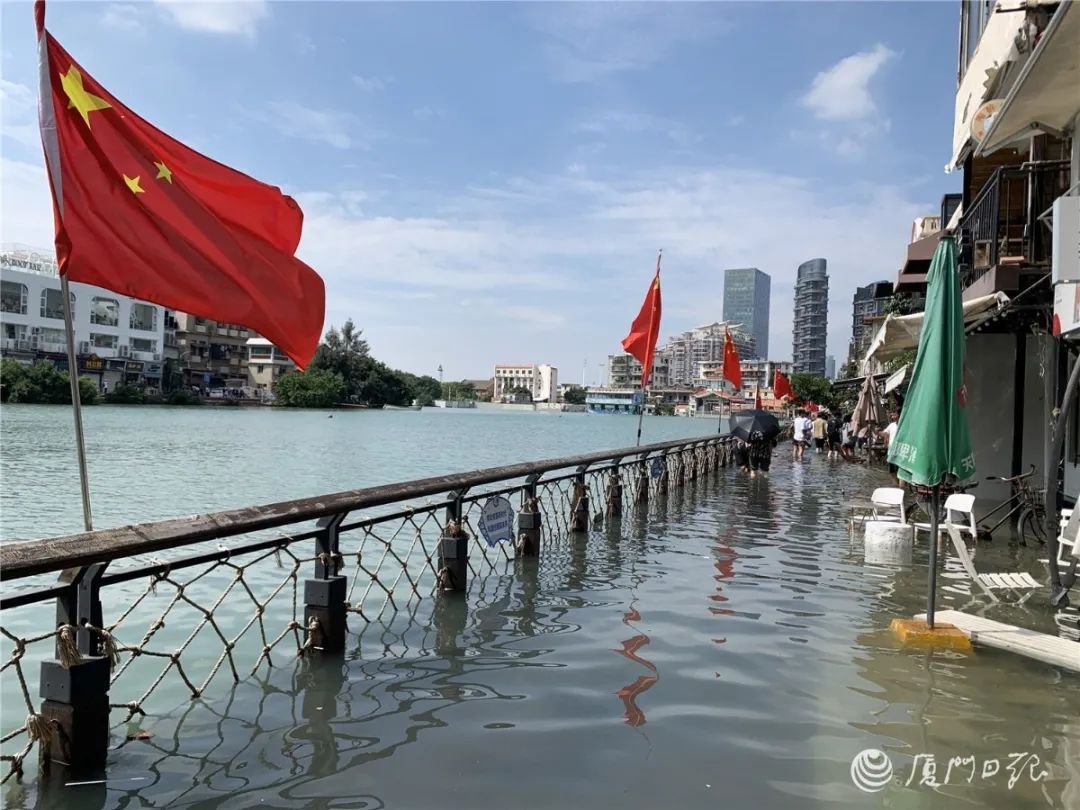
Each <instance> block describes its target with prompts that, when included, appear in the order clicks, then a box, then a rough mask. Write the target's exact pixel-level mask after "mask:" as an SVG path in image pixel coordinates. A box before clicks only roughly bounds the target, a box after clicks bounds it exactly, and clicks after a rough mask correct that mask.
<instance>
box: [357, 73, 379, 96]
mask: <svg viewBox="0 0 1080 810" xmlns="http://www.w3.org/2000/svg"><path fill="white" fill-rule="evenodd" d="M352 82H353V84H355V85H356V86H357V87H358V88H359V89H361V90H363V91H364V92H365V93H374V92H376V91H378V90H385V89H386V82H385V81H383V80H382V79H380V78H379V77H378V76H359V75H357V76H353V77H352Z"/></svg>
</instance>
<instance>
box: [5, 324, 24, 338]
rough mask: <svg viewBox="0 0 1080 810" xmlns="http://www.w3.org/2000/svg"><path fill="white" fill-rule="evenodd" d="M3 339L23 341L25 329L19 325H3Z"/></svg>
mask: <svg viewBox="0 0 1080 810" xmlns="http://www.w3.org/2000/svg"><path fill="white" fill-rule="evenodd" d="M4 337H5V338H7V339H8V340H25V339H26V327H25V326H23V325H22V324H21V323H5V324H4Z"/></svg>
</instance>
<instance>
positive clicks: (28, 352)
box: [0, 245, 166, 388]
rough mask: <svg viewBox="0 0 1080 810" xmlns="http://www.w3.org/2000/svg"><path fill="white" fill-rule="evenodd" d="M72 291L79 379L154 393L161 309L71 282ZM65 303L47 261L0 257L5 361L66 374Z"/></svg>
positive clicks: (22, 251)
mask: <svg viewBox="0 0 1080 810" xmlns="http://www.w3.org/2000/svg"><path fill="white" fill-rule="evenodd" d="M70 287H71V301H72V305H73V306H72V326H73V328H74V333H75V354H76V360H77V363H78V373H79V375H80V376H83V377H89V378H91V379H92V380H94V381H95V382H97V383H98V385H99V386H102V387H104V386H105V385H106V384H107V385H108V386H109V388H115V387H116V386H117V385H119V384H120V383H126V384H132V385H141V386H145V387H147V388H160V387H161V384H162V374H163V359H162V351H163V345H164V342H165V322H166V319H165V310H164V308H163V307H160V306H158V305H157V304H150V303H146V302H145V301H139V300H137V299H135V298H130V297H128V296H126V295H120V294H119V293H115V292H111V291H110V290H105V289H102V288H101V287H94V286H92V285H89V284H82V283H79V282H76V281H73V282H71V285H70ZM63 301H64V299H63V296H62V295H61V292H60V274H59V271H58V268H57V266H56V261H55V260H54V259H53V258H52V256H50V255H49V254H47V253H45V252H44V251H37V250H34V249H33V248H29V247H26V246H22V245H6V246H4V248H3V249H2V250H0V324H2V335H3V340H2V343H0V351H2V353H3V355H4V356H5V357H11V358H14V359H16V360H18V361H20V362H23V363H33V362H37V361H42V360H44V361H48V362H50V363H52V364H53V365H55V366H56V367H57V368H61V369H67V367H68V356H67V345H66V342H65V334H64V307H63Z"/></svg>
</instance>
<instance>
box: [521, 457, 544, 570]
mask: <svg viewBox="0 0 1080 810" xmlns="http://www.w3.org/2000/svg"><path fill="white" fill-rule="evenodd" d="M539 480H540V476H539V475H537V474H535V473H534V474H533V475H530V476H529V477H528V478H526V479H525V486H524V488H523V489H522V490H521V511H519V512H518V554H520V555H521V556H522V557H535V556H537V555H538V554H539V553H540V531H541V527H542V525H543V516H542V515H541V514H540V500H539V498H537V497H536V482H537V481H539Z"/></svg>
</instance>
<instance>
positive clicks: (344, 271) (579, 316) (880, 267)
mask: <svg viewBox="0 0 1080 810" xmlns="http://www.w3.org/2000/svg"><path fill="white" fill-rule="evenodd" d="M597 172H598V170H597V169H596V168H594V167H585V166H580V165H579V166H574V167H571V168H568V169H567V170H565V171H562V172H559V173H557V174H553V175H548V176H534V177H502V178H493V179H492V180H491V182H490V185H489V186H488V187H486V188H472V189H461V190H459V191H457V192H455V193H447V194H442V195H439V194H429V195H428V196H427V197H426V204H425V206H424V208H423V209H422V210H421V211H420V212H419V213H417V214H415V215H412V216H403V215H399V214H395V213H393V209H392V208H390V204H391V203H390V202H388V200H389V199H390V197H389V195H387V194H385V193H382V192H381V190H380V189H379V188H378V187H373V188H356V189H353V190H349V191H346V192H330V191H326V190H311V191H308V192H306V193H304V192H301V193H294V196H295V197H296V199H297V201H298V202H299V203H300V205H301V207H302V208H303V209H304V214H305V217H304V236H303V240H302V242H301V246H300V251H299V254H300V256H301V257H302V258H303V259H304V260H305V261H307V262H308V263H309V264H311V265H312V266H313V267H314V268H315V269H316V270H318V272H319V273H320V274H322V276H323V277H324V278H325V279H326V283H327V321H328V322H330V323H341V322H342V321H344V319H345V318H347V317H350V316H351V317H355V318H356V319H357V320H358V322H359V323H360V325H361V326H362V327H363V328H364V329H365V334H367V335H369V336H370V337H371V339H372V342H373V347H374V350H375V351H376V353H377V354H378V356H379V357H380V359H384V360H386V361H387V362H390V363H392V364H394V365H396V366H398V367H402V368H408V369H410V370H414V371H418V372H421V371H424V370H425V369H427V370H431V369H434V368H435V367H436V366H437V365H439V363H442V364H443V365H444V366H446V369H447V375H448V377H453V378H461V377H473V376H480V375H482V374H484V373H486V370H487V369H488V368H489V367H490V364H491V363H493V362H502V361H507V362H510V361H515V358H518V357H522V358H527V359H528V358H535V359H536V361H537V362H552V363H555V364H556V365H559V366H560V367H561V368H562V369H563V370H564V373H569V370H570V369H575V368H576V369H580V368H581V363H582V358H583V357H585V356H588V357H589V358H590V359H591V362H592V363H593V364H595V362H598V361H599V360H600V359H602V356H603V355H605V354H607V353H609V352H613V351H615V350H616V349H617V348H618V341H619V340H620V339H621V338H622V336H623V335H624V334H625V330H626V327H627V325H628V323H629V321H630V319H631V318H632V317H633V315H634V313H635V312H636V311H637V308H638V307H639V306H640V304H641V295H642V293H643V292H644V289H645V285H646V284H647V282H648V278H649V277H650V273H651V272H652V268H653V265H654V262H655V256H656V249H657V248H660V247H663V248H664V257H665V258H664V275H665V282H664V323H663V327H662V336H663V337H667V336H668V335H671V334H674V333H676V332H678V331H681V330H684V329H687V328H689V327H691V326H695V325H697V324H700V323H705V322H708V321H712V320H716V319H718V318H719V317H720V312H721V288H722V274H721V271H722V270H723V268H725V267H731V266H745V265H752V266H757V267H760V268H761V269H762V270H764V271H765V272H767V273H769V274H770V275H771V276H772V305H771V307H772V326H771V330H770V331H771V334H770V343H771V346H772V352H771V354H772V355H773V356H774V357H776V358H778V359H779V358H783V357H786V356H790V351H791V331H790V329H791V317H790V316H791V311H792V292H793V286H794V276H795V269H796V267H797V266H798V265H799V263H801V262H803V261H805V260H806V259H808V258H812V257H814V256H825V257H826V258H827V259H828V262H829V275H830V302H831V307H830V313H829V324H830V330H829V335H830V340H829V344H828V345H829V351H830V353H832V354H835V355H836V356H837V359H838V360H840V359H842V358H843V357H844V354H845V351H846V346H847V339H848V337H849V336H850V323H851V295H852V293H853V291H854V288H855V287H856V286H858V285H861V284H865V283H866V282H867V281H869V280H871V279H873V278H878V277H883V278H889V277H891V276H893V275H894V274H895V269H896V268H897V267H898V266H899V264H900V262H901V260H902V257H903V252H904V248H905V245H906V234H905V230H906V227H905V223H906V222H909V221H910V220H911V218H913V217H914V216H916V215H918V214H920V213H922V212H923V211H924V210H925V209H926V208H927V207H928V206H927V204H928V203H931V202H932V201H931V200H930V199H926V198H924V195H925V192H923V191H920V190H919V188H918V186H916V185H913V186H912V187H911V188H908V187H903V186H890V185H871V184H864V183H855V184H843V183H840V182H836V183H832V184H829V185H828V186H823V185H822V184H820V183H819V182H817V181H816V180H812V179H807V178H802V177H799V176H797V175H794V174H790V173H784V172H780V171H776V170H767V169H762V170H748V169H733V168H730V167H727V166H724V165H707V164H699V165H667V164H658V165H657V166H656V167H654V168H650V169H648V170H626V169H620V170H618V172H614V171H609V172H605V173H597ZM256 174H258V173H257V172H256ZM0 179H2V185H0V188H2V191H3V199H2V208H0V214H2V220H0V221H2V229H0V240H2V241H17V242H26V243H30V244H34V245H37V246H39V247H42V248H46V249H47V247H48V245H50V244H51V242H52V214H51V206H50V202H49V191H48V184H47V182H46V179H45V174H44V171H43V170H42V168H41V167H40V166H38V165H34V164H32V163H21V162H17V161H12V160H9V159H5V160H4V161H3V164H2V174H0ZM913 183H914V181H913ZM912 189H914V190H912ZM462 299H467V300H468V301H469V303H468V304H467V305H462V303H461V302H462ZM571 326H572V328H571Z"/></svg>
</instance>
